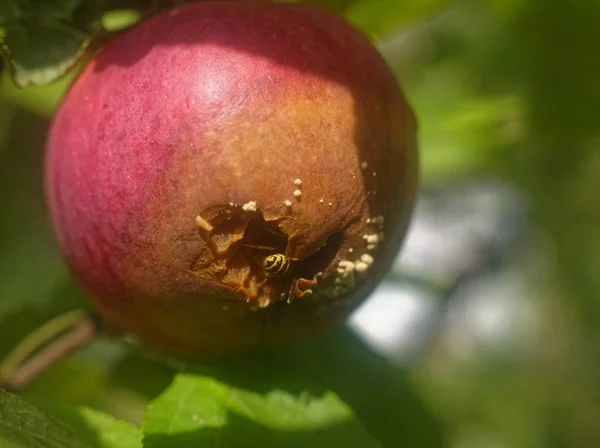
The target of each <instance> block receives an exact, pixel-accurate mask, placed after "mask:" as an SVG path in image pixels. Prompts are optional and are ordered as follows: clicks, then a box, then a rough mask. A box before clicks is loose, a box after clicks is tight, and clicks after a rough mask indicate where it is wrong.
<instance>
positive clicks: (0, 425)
mask: <svg viewBox="0 0 600 448" xmlns="http://www.w3.org/2000/svg"><path fill="white" fill-rule="evenodd" d="M0 438H2V439H5V440H6V441H8V442H9V443H14V444H18V445H21V446H24V447H27V448H29V447H31V448H38V447H39V448H79V447H82V448H83V447H86V446H87V445H86V444H84V443H83V442H82V441H80V440H79V439H78V438H77V437H76V436H75V433H74V431H73V430H72V429H71V428H70V427H68V426H67V425H66V424H64V423H62V422H60V421H59V420H56V419H55V418H54V417H51V416H50V415H48V414H46V413H45V412H42V411H40V410H39V409H37V408H35V407H34V406H32V405H30V404H29V403H27V402H26V401H23V400H21V399H20V398H19V397H17V396H16V395H12V394H9V393H8V392H5V391H3V390H0Z"/></svg>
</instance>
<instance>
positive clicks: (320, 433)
mask: <svg viewBox="0 0 600 448" xmlns="http://www.w3.org/2000/svg"><path fill="white" fill-rule="evenodd" d="M204 446H219V447H223V448H227V447H232V448H233V447H235V448H245V447H248V448H255V447H259V446H260V447H262V448H271V447H272V448H307V447H311V448H337V447H344V448H375V447H380V446H381V445H380V444H379V443H377V442H375V441H374V440H373V439H372V438H371V437H369V435H368V434H367V432H366V431H365V430H364V428H362V427H361V426H360V425H359V424H352V423H338V424H331V425H330V426H327V427H324V428H319V429H314V430H304V431H302V430H289V431H284V430H276V429H270V428H265V427H264V426H261V425H259V424H256V423H253V422H251V421H249V420H247V419H245V418H242V417H240V416H238V415H236V414H232V413H228V414H227V415H226V416H225V422H224V424H223V426H222V427H219V428H214V427H212V428H211V427H205V428H202V429H199V430H197V431H192V432H185V433H178V434H171V435H167V434H164V435H163V434H152V435H147V436H145V437H144V448H167V447H168V448H178V447H204ZM396 446H399V445H396Z"/></svg>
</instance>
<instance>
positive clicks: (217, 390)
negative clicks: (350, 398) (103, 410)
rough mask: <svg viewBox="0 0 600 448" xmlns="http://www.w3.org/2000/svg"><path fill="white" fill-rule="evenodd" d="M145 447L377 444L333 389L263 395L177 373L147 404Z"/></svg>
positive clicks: (207, 379)
mask: <svg viewBox="0 0 600 448" xmlns="http://www.w3.org/2000/svg"><path fill="white" fill-rule="evenodd" d="M143 432H144V447H147V448H157V447H168V446H196V447H204V446H207V447H208V446H210V447H213V446H216V444H218V446H219V447H223V448H225V447H255V446H261V447H280V446H286V447H306V446H311V447H315V448H317V447H331V446H344V447H364V448H368V447H377V446H380V445H379V444H378V443H377V442H376V441H375V440H374V439H373V438H371V436H370V435H369V434H368V433H367V431H366V430H365V428H364V427H363V426H362V424H361V423H360V422H359V421H358V420H357V419H356V417H355V416H354V414H353V412H352V410H351V409H350V408H349V407H348V406H347V405H346V404H344V403H343V402H342V401H341V400H340V399H339V398H338V397H337V396H336V395H335V394H333V393H331V392H325V393H323V394H322V395H321V396H318V397H312V396H310V395H309V394H308V393H301V394H300V395H298V396H295V395H292V394H290V393H288V392H284V391H281V390H273V391H271V392H268V393H266V394H264V395H261V394H258V393H255V392H250V391H247V390H243V389H238V388H234V387H231V386H228V385H226V384H224V383H221V382H219V381H217V380H215V379H212V378H209V377H205V376H199V375H198V376H197V375H191V374H180V375H178V376H177V377H176V378H175V380H174V382H173V384H172V385H171V387H169V388H168V389H167V390H166V391H165V392H164V393H163V394H162V395H160V396H159V397H158V398H157V399H155V400H154V401H153V402H152V403H151V405H150V406H149V408H148V413H147V415H146V420H145V422H144V425H143Z"/></svg>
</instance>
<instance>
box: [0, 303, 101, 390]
mask: <svg viewBox="0 0 600 448" xmlns="http://www.w3.org/2000/svg"><path fill="white" fill-rule="evenodd" d="M98 329H99V325H98V321H97V319H96V318H95V316H94V315H93V314H92V313H90V312H88V311H81V310H78V311H71V312H69V313H66V314H63V315H60V316H58V317H56V318H55V319H53V320H51V321H50V322H47V323H46V324H44V325H42V326H41V327H39V328H38V329H36V330H34V331H33V332H32V333H30V334H29V335H28V336H27V337H26V338H25V339H24V340H23V341H22V342H21V343H19V344H18V345H17V346H16V347H15V348H14V349H13V350H12V352H10V353H9V355H8V356H7V357H6V358H5V359H4V361H3V362H2V363H1V364H0V387H1V388H3V389H6V390H11V391H16V390H20V389H23V388H24V387H26V386H27V385H28V384H29V383H30V382H31V381H33V380H35V379H36V378H37V377H38V376H39V375H40V374H42V373H43V372H45V371H46V370H47V369H48V368H50V367H51V366H52V365H54V364H55V363H56V362H58V361H60V360H62V359H64V358H65V357H67V356H68V355H70V354H71V353H73V352H74V351H75V350H77V349H79V348H81V347H84V346H86V345H88V344H89V343H91V342H92V341H93V340H94V339H95V338H96V336H97V334H98ZM53 339H54V341H53V342H51V341H52V340H53Z"/></svg>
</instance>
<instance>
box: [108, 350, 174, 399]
mask: <svg viewBox="0 0 600 448" xmlns="http://www.w3.org/2000/svg"><path fill="white" fill-rule="evenodd" d="M174 375H175V370H174V369H172V368H171V367H169V366H166V365H164V364H161V363H159V362H156V361H152V360H150V359H148V358H145V357H143V356H141V355H138V354H135V353H131V354H129V355H128V356H126V357H125V358H124V359H122V360H121V361H119V362H118V363H117V364H116V365H115V366H114V367H113V368H112V369H111V370H110V374H109V378H108V384H109V385H110V386H114V387H119V388H126V389H128V390H131V391H133V392H135V393H136V394H139V395H141V396H142V397H144V398H145V399H147V400H148V401H150V400H152V399H154V398H156V397H157V396H158V395H160V394H161V393H162V392H163V391H164V390H165V389H166V388H167V387H169V385H170V384H171V381H172V380H173V376H174Z"/></svg>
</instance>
